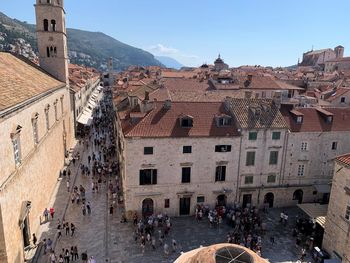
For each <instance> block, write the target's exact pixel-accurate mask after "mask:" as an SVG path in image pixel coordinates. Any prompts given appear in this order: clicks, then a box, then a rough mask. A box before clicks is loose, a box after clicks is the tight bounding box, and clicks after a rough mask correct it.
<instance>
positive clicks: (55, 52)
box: [53, 47, 57, 57]
mask: <svg viewBox="0 0 350 263" xmlns="http://www.w3.org/2000/svg"><path fill="white" fill-rule="evenodd" d="M53 53H54V56H55V57H57V49H56V47H54V48H53Z"/></svg>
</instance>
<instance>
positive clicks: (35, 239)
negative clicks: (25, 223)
mask: <svg viewBox="0 0 350 263" xmlns="http://www.w3.org/2000/svg"><path fill="white" fill-rule="evenodd" d="M32 240H33V245H34V247H36V242H37V241H38V239H37V238H36V236H35V234H34V233H33V238H32Z"/></svg>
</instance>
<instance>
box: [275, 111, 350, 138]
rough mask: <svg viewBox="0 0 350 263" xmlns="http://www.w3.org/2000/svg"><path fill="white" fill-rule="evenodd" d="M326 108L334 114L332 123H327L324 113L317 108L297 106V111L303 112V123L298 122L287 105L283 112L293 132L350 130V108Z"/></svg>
mask: <svg viewBox="0 0 350 263" xmlns="http://www.w3.org/2000/svg"><path fill="white" fill-rule="evenodd" d="M325 110H326V111H327V112H330V113H331V114H333V121H332V122H331V123H327V122H326V121H325V118H324V116H323V114H322V113H321V112H319V110H318V109H316V108H297V111H298V112H300V113H302V114H303V122H302V123H301V124H299V123H296V120H295V118H294V117H293V115H292V114H291V113H290V109H288V108H287V107H283V108H282V109H281V113H282V115H283V117H284V118H285V120H286V122H287V123H288V126H289V129H290V130H291V131H292V132H330V131H350V109H349V108H325Z"/></svg>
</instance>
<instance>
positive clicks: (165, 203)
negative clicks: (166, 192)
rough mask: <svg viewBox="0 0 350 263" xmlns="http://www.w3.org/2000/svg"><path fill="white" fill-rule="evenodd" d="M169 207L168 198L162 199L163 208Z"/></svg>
mask: <svg viewBox="0 0 350 263" xmlns="http://www.w3.org/2000/svg"><path fill="white" fill-rule="evenodd" d="M169 207H170V199H168V198H167V199H164V208H169Z"/></svg>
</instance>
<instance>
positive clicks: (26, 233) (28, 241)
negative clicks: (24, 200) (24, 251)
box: [22, 216, 30, 248]
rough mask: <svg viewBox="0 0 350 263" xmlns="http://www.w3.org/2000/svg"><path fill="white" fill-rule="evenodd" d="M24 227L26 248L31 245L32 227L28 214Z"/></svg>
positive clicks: (24, 244) (23, 234) (23, 233)
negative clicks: (30, 226)
mask: <svg viewBox="0 0 350 263" xmlns="http://www.w3.org/2000/svg"><path fill="white" fill-rule="evenodd" d="M22 227H23V228H22V237H23V246H24V248H26V247H28V246H30V229H29V219H28V216H26V218H25V219H24V220H23V225H22Z"/></svg>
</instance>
